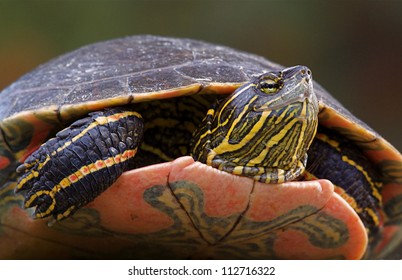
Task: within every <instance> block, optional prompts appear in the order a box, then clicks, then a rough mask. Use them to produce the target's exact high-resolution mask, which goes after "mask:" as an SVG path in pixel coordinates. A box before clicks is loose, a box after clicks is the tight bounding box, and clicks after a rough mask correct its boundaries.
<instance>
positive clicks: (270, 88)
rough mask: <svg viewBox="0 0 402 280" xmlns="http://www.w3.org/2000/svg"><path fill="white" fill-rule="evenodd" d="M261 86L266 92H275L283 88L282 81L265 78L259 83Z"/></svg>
mask: <svg viewBox="0 0 402 280" xmlns="http://www.w3.org/2000/svg"><path fill="white" fill-rule="evenodd" d="M259 88H260V90H261V91H262V92H264V93H266V94H273V93H277V92H278V91H279V90H280V89H281V88H282V83H281V82H280V81H279V80H274V79H265V80H262V81H261V82H260V83H259Z"/></svg>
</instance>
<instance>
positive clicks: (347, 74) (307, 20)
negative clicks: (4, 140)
mask: <svg viewBox="0 0 402 280" xmlns="http://www.w3.org/2000/svg"><path fill="white" fill-rule="evenodd" d="M133 34H158V35H165V36H174V37H190V38H195V39H201V40H205V41H209V42H214V43H217V44H223V45H228V46H231V47H234V48H237V49H240V50H243V51H247V52H251V53H255V54H258V55H262V56H264V57H266V58H268V59H270V60H272V61H274V62H277V63H280V64H282V65H287V66H290V65H295V64H304V65H307V66H308V67H310V68H311V70H312V71H313V74H314V78H315V80H317V81H318V82H319V83H320V84H321V85H323V86H324V87H325V88H326V89H328V90H329V91H330V92H331V93H332V94H333V95H334V96H335V97H336V98H337V99H338V100H340V101H341V102H342V103H343V104H344V105H345V107H346V108H348V109H349V110H351V111H352V112H353V113H354V114H355V115H356V116H358V117H359V118H361V119H362V120H364V121H365V122H366V123H368V124H369V125H370V126H371V127H373V128H374V129H375V130H377V131H378V132H380V134H382V135H383V136H384V137H385V138H386V139H388V140H389V141H390V142H391V143H392V144H393V145H394V146H395V147H397V148H398V149H399V150H400V151H402V129H401V123H402V1H397V0H394V1H392V0H377V1H373V0H372V1H360V0H354V1H347V0H339V1H328V0H326V1H320V0H305V1H303V0H293V1H291V0H277V1H274V0H247V1H246V0H244V1H241V0H204V1H196V0H187V1H186V0H181V1H179V0H177V1H169V0H165V1H162V0H160V1H156V0H148V1H145V0H143V1H140V0H134V1H122V0H120V1H119V0H115V1H112V0H101V1H95V0H92V1H89V0H86V1H85V0H81V1H78V0H76V1H66V0H65V1H62V0H54V1H50V0H48V1H46V0H39V1H35V0H31V1H18V0H0V89H2V88H4V87H6V86H7V85H9V84H10V83H11V82H13V81H14V80H15V79H17V78H18V77H19V76H20V75H22V74H24V73H26V72H28V71H30V70H31V69H33V68H34V67H36V66H38V65H39V64H41V63H44V62H46V61H47V60H49V59H51V58H53V57H55V56H58V55H60V54H62V53H65V52H67V51H70V50H73V49H75V48H78V47H80V46H83V45H85V44H89V43H93V42H97V41H101V40H106V39H111V38H116V37H122V36H127V35H133ZM0 102H1V95H0Z"/></svg>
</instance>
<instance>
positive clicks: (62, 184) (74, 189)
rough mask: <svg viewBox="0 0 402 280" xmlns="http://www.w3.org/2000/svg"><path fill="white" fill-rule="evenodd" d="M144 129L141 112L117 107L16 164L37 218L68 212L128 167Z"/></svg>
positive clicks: (95, 115)
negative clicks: (19, 164) (20, 163)
mask: <svg viewBox="0 0 402 280" xmlns="http://www.w3.org/2000/svg"><path fill="white" fill-rule="evenodd" d="M143 130H144V124H143V120H142V117H141V115H140V114H138V113H136V112H133V111H130V110H129V109H127V108H113V109H106V110H105V111H99V112H93V113H91V114H89V116H88V117H86V118H84V119H81V120H78V121H76V122H74V123H73V124H72V125H70V126H69V127H67V128H66V129H64V130H62V131H60V132H59V133H57V135H56V137H55V138H52V139H50V140H48V141H47V142H46V143H44V144H43V145H42V146H41V147H40V148H39V149H38V150H37V151H35V152H34V153H32V155H30V156H29V157H28V158H27V159H26V161H25V162H24V163H23V164H22V165H21V166H19V167H18V169H17V171H18V172H19V173H23V175H22V176H21V177H20V179H19V181H18V184H17V188H16V191H22V190H24V191H26V193H25V207H27V208H28V207H34V206H36V210H35V213H34V217H35V218H44V217H47V216H50V215H53V217H54V218H56V219H57V220H60V219H63V218H65V217H68V216H69V215H71V214H72V213H73V212H74V211H76V210H77V209H78V208H80V207H82V206H84V205H85V204H87V203H88V202H90V201H92V200H93V199H95V197H97V196H98V195H99V194H100V193H101V192H103V191H104V190H106V189H107V188H108V187H109V186H110V185H111V184H113V182H114V181H116V179H117V178H118V177H119V176H120V175H121V174H122V173H123V172H124V171H125V170H127V169H128V165H129V164H128V163H129V160H130V159H131V158H133V157H134V156H135V154H136V152H137V148H138V147H139V145H140V143H141V140H142V136H143Z"/></svg>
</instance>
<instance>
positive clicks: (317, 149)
mask: <svg viewBox="0 0 402 280" xmlns="http://www.w3.org/2000/svg"><path fill="white" fill-rule="evenodd" d="M344 139H345V138H344V137H343V138H342V137H341V136H339V135H336V134H334V133H333V132H330V131H327V130H324V129H323V128H320V129H319V132H318V133H317V135H316V138H315V141H314V142H313V144H312V145H311V147H310V150H309V152H308V164H307V170H308V172H307V175H306V177H308V176H309V174H308V173H310V175H311V174H313V176H314V177H315V178H325V179H328V180H330V181H331V182H332V183H333V184H334V186H335V191H336V192H337V193H338V194H339V195H340V196H341V197H342V198H343V199H345V201H346V202H348V203H349V205H351V206H352V207H353V209H354V210H355V211H356V213H357V214H358V215H359V217H360V218H361V219H362V221H363V223H364V225H365V227H366V228H367V230H368V232H369V235H370V237H371V238H375V237H376V234H377V232H378V228H379V226H380V224H381V217H380V214H379V212H378V209H379V208H381V194H380V192H381V186H382V184H381V183H380V182H381V180H380V176H379V172H378V170H376V169H375V168H374V167H373V166H372V165H371V164H370V162H369V160H367V159H366V158H365V157H364V156H363V155H362V154H361V152H360V151H359V150H358V148H357V147H356V146H354V145H353V144H351V143H350V142H348V141H347V140H344ZM307 179H308V178H307Z"/></svg>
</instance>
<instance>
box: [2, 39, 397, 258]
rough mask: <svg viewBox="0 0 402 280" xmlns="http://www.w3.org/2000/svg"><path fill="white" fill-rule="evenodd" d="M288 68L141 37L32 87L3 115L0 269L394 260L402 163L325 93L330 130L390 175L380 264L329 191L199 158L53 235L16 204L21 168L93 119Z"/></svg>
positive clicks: (130, 188) (147, 178)
mask: <svg viewBox="0 0 402 280" xmlns="http://www.w3.org/2000/svg"><path fill="white" fill-rule="evenodd" d="M282 68H283V67H282V66H280V65H278V64H275V63H272V62H270V61H268V60H266V59H265V58H262V57H259V56H256V55H252V54H248V53H244V52H240V51H237V50H234V49H231V48H227V47H223V46H217V45H212V44H208V43H204V42H200V41H195V40H189V39H174V38H163V37H155V36H133V37H127V38H122V39H116V40H111V41H106V42H101V43H97V44H93V45H89V46H86V47H83V48H80V49H78V50H76V51H73V52H71V53H68V54H66V55H63V56H61V57H59V58H56V59H54V60H52V61H50V62H48V63H46V64H44V65H42V66H40V67H38V68H37V69H35V70H34V71H32V72H30V73H28V74H27V75H25V76H23V77H22V78H20V79H19V80H17V81H16V82H15V83H14V84H12V85H11V86H9V87H8V88H6V89H5V90H4V91H3V92H2V93H1V96H2V102H1V104H0V120H1V121H0V129H1V132H2V133H0V186H1V187H0V226H1V228H0V244H1V247H2V248H4V249H3V250H2V252H1V253H0V257H1V258H55V257H56V258H147V259H149V258H158V259H160V258H239V259H242V258H281V259H289V258H292V259H293V258H296V259H306V258H310V259H311V258H314V259H319V258H320V259H321V258H326V259H328V258H347V259H357V258H362V257H363V256H366V257H370V258H375V257H384V256H386V255H387V254H388V253H389V250H391V249H393V248H394V247H395V246H396V245H395V244H397V243H399V241H400V239H401V230H400V224H401V223H402V218H401V216H402V156H401V154H400V153H399V152H398V151H397V150H396V149H395V148H394V147H392V145H391V144H389V143H388V142H387V141H386V140H384V139H383V138H382V137H381V136H380V135H378V134H377V133H376V132H375V131H374V130H372V129H371V128H369V127H368V126H367V125H366V124H365V123H363V122H362V121H360V120H359V119H357V118H356V117H354V116H353V115H352V114H351V113H350V112H349V111H347V110H346V109H345V108H344V107H343V106H342V105H341V104H340V103H339V102H337V101H336V100H335V99H334V98H333V97H332V96H331V95H330V94H329V93H328V92H326V91H325V90H324V89H323V88H322V87H321V86H320V85H318V84H317V83H315V84H314V86H315V91H316V94H317V97H318V99H319V106H320V112H319V123H320V125H321V126H324V127H326V128H328V129H331V130H334V131H337V132H338V133H340V134H341V135H342V136H344V137H345V138H347V139H349V140H350V141H352V142H353V143H355V144H356V145H357V146H358V147H359V148H360V150H361V152H362V153H363V154H364V155H365V156H366V157H367V158H369V159H370V161H371V162H372V163H373V164H374V165H376V166H377V167H378V168H379V169H380V170H381V176H382V181H383V183H384V185H383V189H382V197H383V202H382V203H383V216H384V219H383V220H384V222H383V224H382V225H381V227H382V236H383V238H382V242H381V243H380V244H378V245H377V247H376V248H374V250H372V251H370V252H369V254H368V253H367V252H366V249H367V233H366V231H365V228H364V226H363V224H362V222H361V220H360V218H359V217H358V216H357V214H356V213H355V211H354V210H353V208H352V207H351V206H350V205H349V204H348V203H346V202H345V200H344V199H342V198H341V196H340V195H338V194H337V193H336V192H335V191H334V187H333V185H332V184H331V183H330V182H328V181H326V180H319V181H312V182H289V183H284V184H280V185H276V184H270V185H268V184H262V183H257V182H254V181H253V180H251V179H248V178H243V177H238V176H234V175H230V174H227V173H223V172H221V171H219V170H216V169H213V168H211V167H208V166H206V165H204V164H201V163H198V162H194V161H193V160H192V158H190V157H180V158H178V159H176V160H175V161H173V162H168V163H161V164H156V165H151V166H147V167H143V168H139V169H135V170H132V171H128V172H126V173H124V174H123V175H122V176H121V177H120V178H119V179H118V180H117V181H116V183H115V184H114V185H112V186H111V187H110V188H109V189H108V190H107V191H106V192H104V193H103V194H102V195H101V196H99V197H98V198H97V199H96V200H95V201H94V202H92V203H90V204H89V205H88V206H87V207H85V208H83V209H81V210H79V211H78V212H77V213H76V214H74V216H73V217H71V218H69V219H66V220H64V221H61V222H58V223H56V224H54V225H53V226H52V227H48V226H47V223H46V221H42V220H32V219H31V218H30V216H29V213H28V211H26V210H23V209H22V205H23V197H22V196H20V195H15V194H14V192H13V189H14V188H15V184H16V174H15V171H14V170H15V168H16V166H17V165H18V164H19V163H21V162H23V160H24V159H25V158H26V157H27V156H28V155H29V154H30V153H31V152H32V151H34V150H35V149H37V148H38V146H40V145H41V144H42V143H43V142H44V141H45V140H46V139H48V138H49V137H51V136H53V135H54V134H55V133H56V132H57V131H59V130H60V129H62V128H63V127H64V126H65V125H66V124H69V123H71V122H73V121H74V120H77V119H79V118H81V117H82V116H85V115H86V114H88V113H89V112H91V111H96V110H100V109H103V108H107V107H112V106H121V105H127V104H133V106H134V108H135V105H136V103H138V104H141V103H144V102H147V101H155V100H160V99H170V98H174V97H182V96H188V95H199V96H205V97H207V96H210V95H216V94H219V95H224V94H229V93H231V92H233V91H234V90H235V89H236V88H237V87H239V86H240V85H242V84H244V83H245V82H246V81H248V80H250V79H251V78H252V77H254V76H258V75H260V74H262V73H264V72H269V71H272V70H280V69H282Z"/></svg>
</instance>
